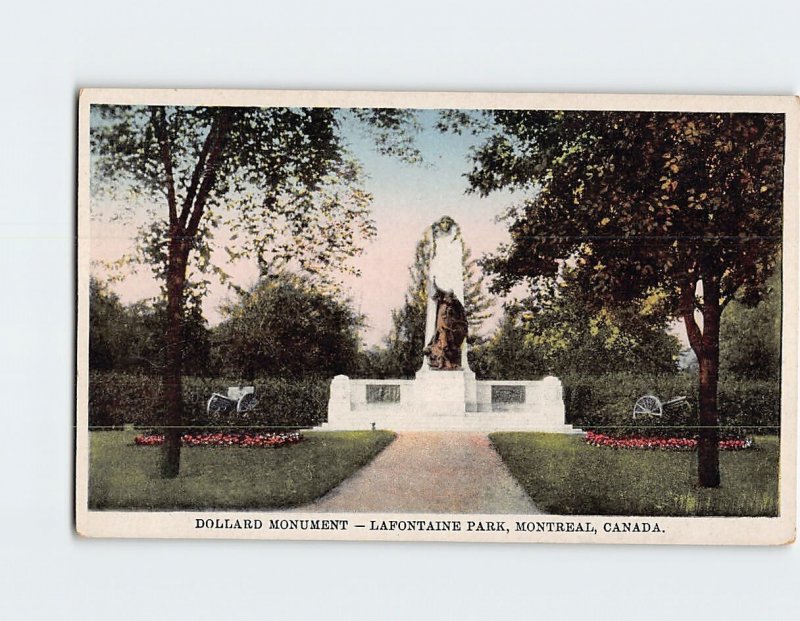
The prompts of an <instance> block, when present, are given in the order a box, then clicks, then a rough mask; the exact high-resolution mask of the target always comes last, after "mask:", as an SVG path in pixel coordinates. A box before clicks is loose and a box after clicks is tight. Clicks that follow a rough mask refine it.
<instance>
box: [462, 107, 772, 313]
mask: <svg viewBox="0 0 800 621" xmlns="http://www.w3.org/2000/svg"><path fill="white" fill-rule="evenodd" d="M492 118H493V121H494V123H495V124H496V128H497V133H496V134H494V135H493V136H491V137H490V138H489V139H487V140H486V141H485V143H484V144H483V146H482V147H481V148H479V149H478V150H477V152H476V154H475V158H474V161H475V167H474V168H473V171H472V172H471V174H470V175H469V181H470V186H471V188H472V189H473V190H474V191H477V192H480V193H481V194H488V193H489V192H492V191H496V190H500V189H503V188H507V189H516V190H521V191H523V192H527V193H528V196H529V198H528V199H527V200H525V201H524V202H523V204H521V205H519V206H518V207H516V208H513V209H511V210H509V212H508V214H507V221H508V222H509V230H510V233H511V239H512V242H511V245H510V246H508V247H505V248H501V250H500V252H499V253H498V254H497V255H495V256H493V257H491V258H490V259H489V260H488V262H487V266H488V267H489V268H490V269H491V270H492V271H494V272H496V273H497V275H498V279H497V280H496V281H495V285H496V286H497V287H498V288H500V289H508V288H509V287H510V286H512V285H513V284H514V283H516V282H518V281H520V280H526V281H528V282H530V283H532V284H536V279H537V277H540V276H545V277H550V278H552V277H555V275H556V274H557V272H558V270H559V266H560V260H564V259H568V258H570V257H571V258H573V259H574V260H575V263H576V267H577V275H578V278H579V280H580V281H581V284H582V286H583V288H584V290H586V291H587V292H591V293H592V294H593V296H594V297H595V298H596V299H598V300H603V299H607V298H613V299H615V300H619V299H622V300H630V299H636V298H639V297H642V296H646V295H649V294H650V292H652V291H653V290H663V291H666V292H667V293H669V294H670V295H671V296H672V300H671V301H672V307H673V309H677V308H678V307H679V306H680V300H679V298H680V294H681V292H682V291H683V290H684V289H686V288H687V287H690V286H691V287H692V288H691V292H692V294H694V285H696V283H698V282H701V281H704V282H705V285H706V288H708V287H709V286H710V285H711V284H712V281H714V282H717V284H718V286H719V290H720V295H721V297H722V299H723V300H724V299H727V298H730V297H732V296H734V295H737V294H738V295H739V296H740V297H741V298H742V299H744V300H746V301H748V302H751V301H754V300H755V299H757V298H758V297H759V296H760V294H762V293H763V285H764V281H765V280H766V277H767V276H768V275H769V274H770V273H771V272H772V269H773V267H774V265H775V261H776V255H777V249H778V246H779V244H780V236H781V224H782V216H781V204H782V196H783V178H782V175H783V119H782V117H781V116H780V115H769V114H758V115H757V114H688V113H660V112H591V111H573V112H559V111H554V112H549V111H508V110H504V111H495V112H493V113H492ZM704 279H705V280H704Z"/></svg>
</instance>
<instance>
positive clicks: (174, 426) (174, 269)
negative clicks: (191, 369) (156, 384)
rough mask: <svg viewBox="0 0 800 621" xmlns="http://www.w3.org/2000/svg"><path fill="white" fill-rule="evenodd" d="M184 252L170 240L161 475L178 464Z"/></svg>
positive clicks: (170, 475) (169, 474)
mask: <svg viewBox="0 0 800 621" xmlns="http://www.w3.org/2000/svg"><path fill="white" fill-rule="evenodd" d="M186 254H187V253H186V252H185V250H184V248H183V247H182V244H181V243H179V242H175V241H170V246H169V265H168V268H167V326H166V341H167V347H166V356H165V360H164V375H163V388H164V398H165V401H166V407H167V411H166V420H165V424H166V428H165V429H164V446H163V454H162V461H161V476H162V477H164V478H167V479H172V478H175V477H177V476H178V473H179V472H180V464H181V434H182V428H181V425H182V424H183V368H182V367H183V324H184V318H183V293H184V288H185V285H186V262H187V257H186Z"/></svg>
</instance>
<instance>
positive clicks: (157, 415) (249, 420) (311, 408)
mask: <svg viewBox="0 0 800 621" xmlns="http://www.w3.org/2000/svg"><path fill="white" fill-rule="evenodd" d="M242 383H243V382H242V381H241V379H230V378H215V379H209V378H201V377H185V378H184V381H183V399H184V404H185V419H184V422H185V425H186V427H187V428H194V427H198V428H199V427H218V428H234V427H236V428H240V429H255V428H270V429H272V428H306V427H314V426H317V425H319V424H320V423H322V422H324V421H325V420H327V408H328V389H329V385H330V380H329V379H325V378H302V379H286V378H259V379H257V380H255V381H254V382H251V383H250V385H254V386H255V391H256V397H257V399H258V401H259V405H258V407H257V408H256V410H255V411H253V412H248V413H246V414H244V415H239V414H236V413H231V414H230V415H220V416H217V417H215V418H210V417H209V416H208V415H207V413H206V405H207V403H208V399H209V398H210V397H211V394H212V393H214V392H217V393H220V394H223V395H224V394H226V391H227V388H228V386H238V385H241V384H242ZM165 407H166V405H165V403H164V401H163V390H162V385H161V380H160V378H157V377H153V376H148V375H139V374H132V373H109V372H100V371H93V372H91V373H90V374H89V426H90V427H102V428H121V427H123V426H124V425H126V424H127V425H136V426H138V427H144V428H158V427H160V426H161V425H163V420H164V415H163V412H164V409H165Z"/></svg>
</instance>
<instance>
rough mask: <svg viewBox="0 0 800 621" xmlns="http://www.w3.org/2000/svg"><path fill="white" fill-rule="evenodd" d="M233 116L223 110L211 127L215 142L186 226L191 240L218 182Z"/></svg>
mask: <svg viewBox="0 0 800 621" xmlns="http://www.w3.org/2000/svg"><path fill="white" fill-rule="evenodd" d="M232 115H233V113H232V111H231V110H230V109H228V108H223V109H222V110H221V111H220V113H219V116H218V117H217V118H216V119H215V120H214V124H213V125H212V127H211V132H210V134H213V135H214V140H213V142H212V144H211V148H210V149H209V153H208V159H207V160H206V164H205V166H204V167H203V173H202V181H201V182H200V185H199V187H198V189H197V196H196V197H195V200H194V204H193V205H192V206H191V216H190V218H189V223H188V224H187V226H186V235H187V237H189V238H192V237H194V234H195V233H197V227H198V226H199V225H200V219H201V218H202V217H203V212H204V210H205V204H206V199H208V195H209V194H210V193H211V190H212V188H213V187H214V183H215V181H216V180H217V169H218V167H219V160H220V155H221V154H222V150H223V148H224V147H225V143H226V142H227V139H228V131H229V130H230V126H231V117H232Z"/></svg>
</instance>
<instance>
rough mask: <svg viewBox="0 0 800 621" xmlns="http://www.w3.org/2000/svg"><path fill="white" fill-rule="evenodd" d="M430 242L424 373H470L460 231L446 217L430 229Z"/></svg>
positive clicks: (452, 221)
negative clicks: (465, 341)
mask: <svg viewBox="0 0 800 621" xmlns="http://www.w3.org/2000/svg"><path fill="white" fill-rule="evenodd" d="M431 242H432V244H431V255H430V258H429V264H428V284H427V290H428V291H427V292H428V306H427V310H426V317H425V345H426V347H425V349H424V350H423V353H424V356H425V359H424V362H423V369H426V368H427V369H436V370H458V369H465V370H468V369H469V366H468V363H467V356H466V349H465V348H464V347H462V345H463V344H464V340H465V339H466V336H467V317H466V312H465V311H464V242H463V241H462V239H461V229H460V228H459V226H458V224H456V223H455V221H454V220H453V219H452V218H450V217H448V216H445V217H443V218H441V219H439V220H437V221H436V222H434V223H433V225H432V226H431Z"/></svg>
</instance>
